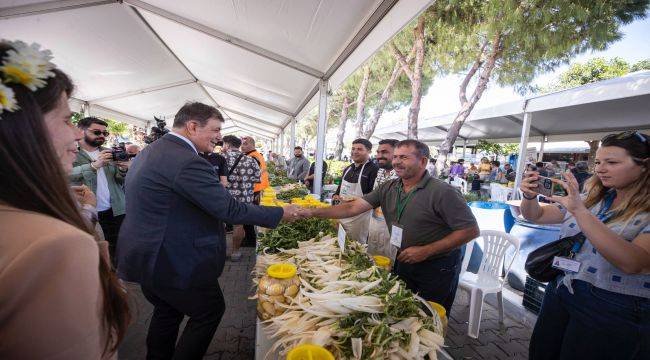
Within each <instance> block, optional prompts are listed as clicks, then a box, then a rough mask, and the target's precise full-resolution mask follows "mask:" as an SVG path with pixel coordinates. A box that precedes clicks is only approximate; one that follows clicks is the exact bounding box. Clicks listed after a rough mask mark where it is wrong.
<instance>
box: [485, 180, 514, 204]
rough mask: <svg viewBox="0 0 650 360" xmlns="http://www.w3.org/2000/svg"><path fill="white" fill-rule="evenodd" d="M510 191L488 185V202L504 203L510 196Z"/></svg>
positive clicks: (495, 185) (500, 186)
mask: <svg viewBox="0 0 650 360" xmlns="http://www.w3.org/2000/svg"><path fill="white" fill-rule="evenodd" d="M511 191H512V190H511V189H510V188H508V187H505V186H503V185H500V184H495V183H490V200H492V201H497V202H506V201H508V197H509V196H510V193H511Z"/></svg>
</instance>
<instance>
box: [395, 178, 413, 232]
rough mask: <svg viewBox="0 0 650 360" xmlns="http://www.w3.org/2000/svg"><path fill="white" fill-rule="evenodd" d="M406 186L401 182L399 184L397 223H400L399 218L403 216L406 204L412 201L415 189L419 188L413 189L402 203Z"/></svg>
mask: <svg viewBox="0 0 650 360" xmlns="http://www.w3.org/2000/svg"><path fill="white" fill-rule="evenodd" d="M403 187H404V184H403V183H402V182H400V184H399V185H398V186H397V223H398V224H399V220H400V219H401V218H402V214H403V213H404V209H405V208H406V205H408V203H409V201H411V197H413V194H415V191H416V190H417V188H414V189H412V190H411V191H409V192H408V194H407V195H406V199H404V203H402V188H403Z"/></svg>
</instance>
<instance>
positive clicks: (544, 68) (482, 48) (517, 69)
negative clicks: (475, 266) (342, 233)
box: [432, 0, 649, 170]
mask: <svg viewBox="0 0 650 360" xmlns="http://www.w3.org/2000/svg"><path fill="white" fill-rule="evenodd" d="M648 3H649V0H639V1H626V0H609V1H599V2H593V1H590V0H465V1H460V0H438V1H436V2H435V3H434V4H433V5H432V8H433V10H432V11H433V12H434V13H435V14H436V15H437V18H438V21H437V22H436V27H435V35H434V37H436V38H438V41H437V44H438V46H437V49H436V55H437V61H438V62H439V65H440V66H441V68H442V69H444V70H445V71H448V72H459V71H463V72H464V73H465V77H464V79H463V81H462V82H461V84H460V91H459V99H460V110H459V111H458V113H457V115H456V117H455V119H454V121H453V123H452V125H451V127H450V129H449V131H448V133H447V137H446V139H445V140H444V141H443V143H442V144H441V145H440V154H439V157H438V162H437V163H436V166H437V167H438V168H439V170H441V169H442V167H444V166H445V164H446V158H447V154H448V153H449V152H451V150H452V148H453V145H454V143H455V141H456V138H457V137H458V133H459V131H460V129H461V127H462V126H463V124H464V122H465V120H466V119H467V117H469V115H470V114H471V112H472V110H473V109H474V106H475V105H476V103H477V102H478V101H479V100H480V98H481V96H482V95H483V92H484V91H485V89H486V88H487V86H488V83H489V82H490V81H491V80H494V81H496V83H497V84H499V85H502V86H515V87H516V88H517V89H519V90H520V91H522V92H524V91H527V90H530V88H529V86H530V85H529V84H531V82H532V80H533V79H534V78H535V76H536V75H538V74H540V73H544V72H548V71H550V70H553V69H555V68H557V67H558V66H559V65H560V64H563V63H567V62H568V61H569V60H570V59H571V58H572V57H573V56H575V55H576V54H580V53H582V52H585V51H587V50H591V49H593V50H603V49H605V48H606V47H607V45H609V44H610V43H612V42H614V41H616V40H619V39H620V38H621V33H620V30H619V29H620V26H621V25H623V24H627V23H630V22H632V21H633V20H634V19H638V18H643V17H645V12H646V9H647V7H648ZM470 84H475V85H474V88H473V90H472V91H471V92H468V87H469V86H470Z"/></svg>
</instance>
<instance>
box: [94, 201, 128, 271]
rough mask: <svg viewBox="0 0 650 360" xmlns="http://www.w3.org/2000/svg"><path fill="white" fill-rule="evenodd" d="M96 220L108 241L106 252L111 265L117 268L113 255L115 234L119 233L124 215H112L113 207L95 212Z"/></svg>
mask: <svg viewBox="0 0 650 360" xmlns="http://www.w3.org/2000/svg"><path fill="white" fill-rule="evenodd" d="M97 220H98V221H99V225H100V226H101V227H102V232H103V233H104V239H106V241H107V242H108V252H109V253H110V254H111V262H112V264H113V267H114V268H116V269H117V257H116V255H115V248H116V247H117V236H118V234H119V233H120V227H121V226H122V221H124V215H118V216H113V209H108V210H105V211H99V212H98V213H97Z"/></svg>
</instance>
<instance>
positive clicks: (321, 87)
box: [0, 0, 431, 193]
mask: <svg viewBox="0 0 650 360" xmlns="http://www.w3.org/2000/svg"><path fill="white" fill-rule="evenodd" d="M430 2H431V1H429V2H427V6H428V4H430ZM397 3H398V0H382V1H381V2H379V4H378V5H377V6H376V8H375V10H374V11H373V12H372V13H371V15H370V16H369V17H368V19H367V20H366V21H365V23H363V25H362V26H361V28H360V29H359V30H358V31H357V33H356V34H355V35H354V37H353V38H352V39H351V40H350V41H349V42H348V43H347V44H346V46H345V48H344V49H343V50H342V51H341V53H340V54H339V55H338V56H337V57H336V59H335V60H334V62H333V63H332V64H331V65H330V67H329V68H328V69H327V70H326V71H325V72H321V71H319V70H317V69H314V68H312V67H310V66H307V65H305V64H302V63H300V62H298V61H295V60H293V59H290V58H288V57H286V56H282V55H280V54H277V53H274V52H272V51H270V50H267V49H264V48H262V47H260V46H257V45H254V44H252V43H249V42H247V41H244V40H242V39H239V38H237V37H234V36H232V35H230V34H227V33H224V32H222V31H219V30H216V29H214V28H211V27H209V26H206V25H203V24H201V23H198V22H196V21H193V20H191V19H188V18H186V17H183V16H179V15H177V14H175V13H172V12H169V11H167V10H165V9H162V8H159V7H157V6H154V5H151V4H148V3H146V2H144V1H140V0H53V1H47V2H42V3H37V4H29V5H18V6H14V7H8V8H4V9H2V10H0V19H10V18H16V17H23V16H32V15H40V14H47V13H53V12H59V11H65V10H71V9H79V8H87V7H93V6H100V5H108V4H123V5H124V6H128V7H130V8H132V9H133V11H134V12H135V13H136V15H137V16H138V18H139V19H140V20H141V21H142V22H143V24H144V25H145V26H146V27H147V28H148V29H149V31H150V32H151V33H152V34H153V35H154V36H155V38H157V40H158V41H159V43H160V45H161V46H162V47H164V48H165V49H166V50H167V51H168V52H169V53H170V54H171V55H172V56H173V57H174V58H175V59H176V60H177V62H178V63H179V64H180V65H181V66H182V67H183V68H184V69H185V71H186V72H187V74H188V77H189V79H187V80H182V81H178V82H174V83H169V84H163V85H158V86H152V87H147V88H142V89H138V90H132V91H129V92H125V93H120V94H114V95H109V96H105V97H101V98H96V99H91V100H87V101H84V100H79V99H73V101H75V102H80V103H81V108H83V110H84V111H86V112H90V111H92V109H98V110H101V111H102V112H105V113H113V114H116V115H119V116H120V117H121V118H124V119H127V120H129V121H130V122H133V123H137V122H141V123H142V124H143V125H144V126H145V127H149V125H150V121H148V120H144V119H140V118H137V117H134V116H131V115H128V114H124V113H121V112H119V111H115V110H111V109H108V108H106V107H103V106H101V105H99V104H98V103H99V102H101V101H107V100H116V99H122V98H126V97H130V96H134V95H141V94H147V93H152V92H156V91H160V90H165V89H170V88H175V87H179V86H186V85H189V84H196V85H197V86H198V87H199V88H200V89H201V91H202V92H203V93H204V94H205V95H206V97H207V98H208V99H210V101H211V102H212V103H213V104H214V105H215V106H216V107H218V108H219V109H221V110H222V111H223V112H225V113H226V114H225V115H226V116H227V117H230V118H231V116H229V114H228V113H231V114H235V115H239V116H243V117H247V118H249V119H252V120H254V121H256V122H257V123H259V124H264V125H266V126H270V127H272V128H273V129H274V130H277V133H276V132H275V131H269V130H265V131H266V132H268V133H272V134H273V136H270V135H269V134H266V133H261V132H260V131H259V130H264V129H261V128H259V127H256V126H254V124H253V125H250V126H247V127H248V129H245V131H250V132H251V133H255V134H256V135H259V136H262V137H264V138H267V139H271V140H273V142H274V143H275V146H276V148H277V149H278V150H280V151H284V141H281V140H283V139H281V136H282V138H283V134H284V131H285V130H286V128H287V126H290V129H291V138H290V147H291V150H292V149H293V148H294V147H295V127H296V118H298V117H299V115H300V114H301V112H302V111H303V110H304V109H305V108H306V107H307V106H308V105H309V103H310V102H311V101H312V99H313V98H314V96H315V95H316V93H318V92H321V95H320V97H319V117H318V126H317V128H318V133H317V151H316V171H315V174H314V175H315V179H314V192H315V193H320V189H321V186H322V160H323V157H324V149H325V135H326V129H327V127H326V122H327V112H326V108H327V99H328V94H327V89H328V87H329V80H330V78H331V77H332V75H334V74H335V73H336V71H337V70H338V69H339V68H340V67H341V66H342V65H343V64H344V63H345V61H346V60H348V58H349V57H350V56H351V55H352V54H353V53H354V52H355V51H356V50H357V48H358V47H359V46H360V45H361V44H362V42H363V41H364V40H365V39H366V38H367V37H368V35H369V34H370V33H371V32H372V31H373V29H375V27H376V26H377V25H378V24H379V22H380V21H381V20H382V19H384V17H385V16H386V15H387V14H388V13H389V12H390V10H391V9H392V8H393V7H394V6H395V5H396V4H397ZM141 11H146V12H149V13H152V14H154V15H157V16H160V17H162V18H165V19H167V20H170V21H173V22H175V23H177V24H180V25H181V26H184V27H186V28H190V29H193V30H195V31H198V32H201V33H203V34H205V35H207V36H210V37H211V38H214V39H218V40H220V41H223V42H226V43H228V44H231V45H234V46H236V47H238V48H240V49H243V50H246V51H248V52H250V53H252V54H255V55H257V56H259V57H262V58H265V59H268V60H271V61H274V62H276V63H278V64H281V65H284V66H286V67H288V68H290V69H292V70H294V71H297V72H300V73H303V74H306V75H308V76H311V77H313V78H315V79H318V83H317V84H316V85H315V86H314V88H313V89H312V90H311V91H310V92H309V93H308V94H307V95H306V97H305V98H304V100H303V101H302V102H301V103H300V105H299V106H298V107H297V109H296V111H290V110H287V109H284V108H282V107H279V106H276V105H274V104H270V103H267V102H265V101H262V100H259V99H256V98H253V97H250V96H247V95H245V94H242V93H239V92H237V91H234V90H232V89H227V88H224V87H221V86H217V85H215V84H210V83H208V82H206V81H203V80H201V79H199V78H197V77H196V76H195V75H194V74H193V73H192V71H191V70H190V69H189V68H188V67H187V66H186V65H185V63H184V62H183V61H182V60H181V59H180V58H179V57H178V56H177V55H176V54H175V53H174V51H173V50H172V49H171V48H170V47H169V45H167V44H166V42H165V41H164V40H163V39H162V38H161V37H160V36H159V35H158V33H157V32H156V30H155V29H154V28H153V27H152V26H151V25H150V24H149V22H148V21H147V20H146V19H145V18H144V16H143V15H142V14H141ZM420 11H421V10H420ZM407 23H408V22H406V23H404V25H406V24H407ZM206 88H211V89H213V90H216V91H220V92H223V93H226V94H229V95H231V96H234V97H236V98H238V99H241V100H244V101H247V102H249V103H251V104H255V105H257V106H261V107H263V108H265V109H267V110H270V111H273V112H276V113H278V114H282V115H285V116H288V117H289V118H288V119H287V120H286V121H285V122H284V123H282V124H281V125H278V124H274V123H271V122H268V121H265V120H262V119H259V118H256V117H254V116H251V115H248V114H245V113H243V112H240V111H236V110H234V109H229V108H224V107H223V106H220V105H219V104H218V103H217V101H216V100H215V98H214V97H213V96H212V95H211V94H210V93H209V92H208V91H207V89H206ZM233 125H234V126H233V127H234V128H236V129H242V130H244V128H245V127H244V126H242V125H241V124H239V123H238V122H237V121H236V120H234V119H233ZM246 125H249V124H246ZM233 127H229V128H227V129H225V130H229V129H231V128H233ZM250 127H252V128H253V129H250ZM254 129H259V130H255V131H253V130H254ZM281 134H282V135H281Z"/></svg>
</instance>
